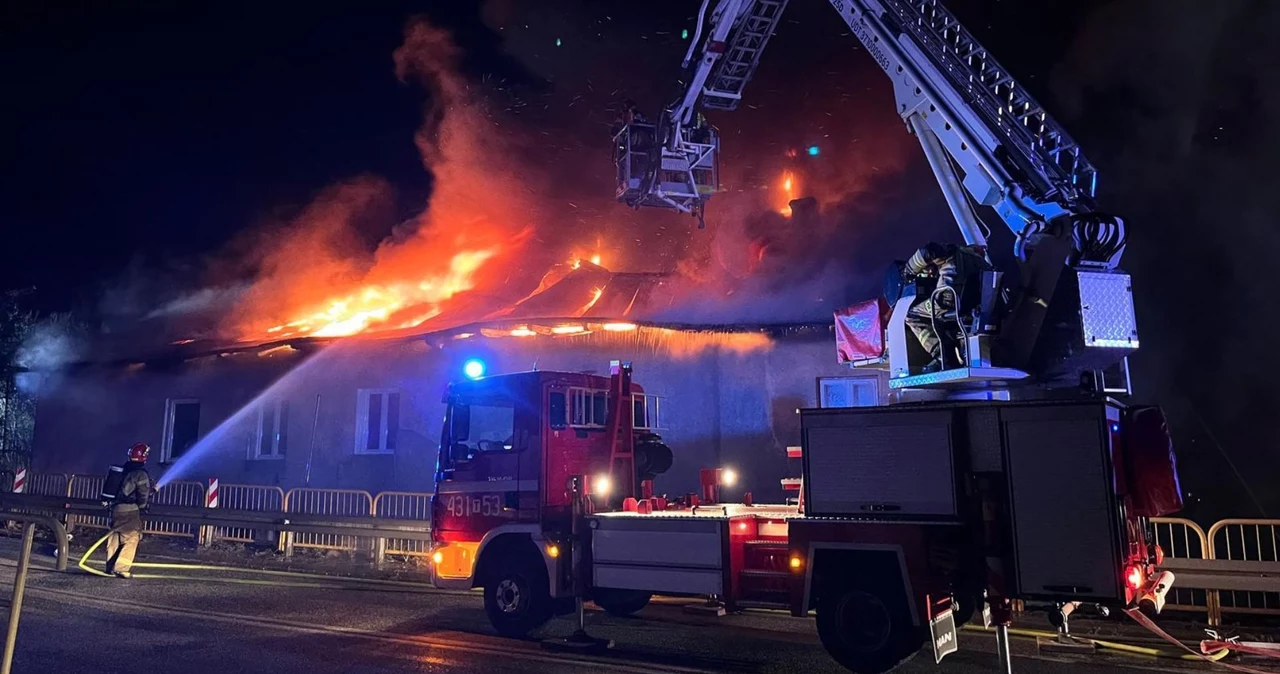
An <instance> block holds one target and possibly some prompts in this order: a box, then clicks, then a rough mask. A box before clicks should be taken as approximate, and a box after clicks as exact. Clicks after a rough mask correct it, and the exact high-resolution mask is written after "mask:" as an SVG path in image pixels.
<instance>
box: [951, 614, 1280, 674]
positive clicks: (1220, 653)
mask: <svg viewBox="0 0 1280 674" xmlns="http://www.w3.org/2000/svg"><path fill="white" fill-rule="evenodd" d="M1125 614H1127V615H1128V616H1129V617H1130V618H1132V619H1133V620H1134V622H1136V623H1138V624H1139V625H1141V626H1142V627H1144V628H1146V629H1147V630H1148V631H1150V632H1152V633H1153V634H1155V635H1156V636H1158V637H1160V638H1161V639H1164V640H1165V641H1168V642H1169V643H1171V644H1173V645H1175V646H1177V647H1178V648H1179V649H1180V650H1181V651H1185V652H1180V651H1172V650H1169V649H1163V648H1152V647H1150V646H1138V645H1136V644H1127V643H1123V642H1119V641H1109V640H1104V639H1088V638H1083V637H1074V636H1073V637H1071V638H1072V639H1073V640H1075V641H1076V642H1079V643H1082V644H1092V645H1094V646H1097V647H1098V648H1099V649H1102V650H1108V651H1114V652H1116V653H1121V654H1126V655H1138V656H1146V657H1159V658H1170V659H1176V660H1185V661H1192V662H1203V661H1207V662H1212V663H1216V664H1218V665H1221V666H1223V667H1226V668H1227V669H1230V670H1232V671H1236V672H1246V673H1248V674H1277V672H1276V671H1274V670H1266V669H1256V668H1252V667H1245V666H1243V665H1235V664H1231V663H1227V662H1221V660H1222V659H1223V658H1225V657H1227V655H1229V654H1230V653H1231V651H1238V652H1240V653H1248V654H1251V655H1261V656H1265V657H1272V658H1280V646H1275V645H1272V644H1248V643H1238V642H1234V641H1224V640H1221V639H1212V640H1205V641H1201V642H1200V649H1201V651H1203V652H1202V653H1197V652H1196V651H1195V650H1194V649H1192V648H1191V647H1190V646H1187V645H1186V644H1184V643H1182V642H1181V641H1179V640H1178V639H1177V638H1175V637H1174V636H1172V635H1170V634H1169V633H1168V632H1165V631H1164V630H1163V629H1161V628H1160V626H1158V625H1156V624H1155V623H1154V622H1153V621H1152V620H1151V619H1150V618H1148V617H1147V616H1145V615H1143V614H1142V613H1141V612H1139V611H1138V610H1136V609H1126V610H1125ZM965 629H970V630H975V631H982V632H987V631H990V630H987V629H984V628H982V627H976V626H970V625H965ZM1009 634H1011V635H1013V636H1020V637H1030V638H1036V637H1045V638H1056V637H1057V636H1059V635H1058V633H1057V632H1049V631H1046V630H1030V629H1019V628H1010V629H1009Z"/></svg>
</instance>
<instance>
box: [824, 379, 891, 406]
mask: <svg viewBox="0 0 1280 674" xmlns="http://www.w3.org/2000/svg"><path fill="white" fill-rule="evenodd" d="M879 403H880V379H879V378H878V377H829V378H822V379H819V380H818V404H819V405H820V406H822V407H874V406H875V405H878V404H879Z"/></svg>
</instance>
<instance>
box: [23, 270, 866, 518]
mask: <svg viewBox="0 0 1280 674" xmlns="http://www.w3.org/2000/svg"><path fill="white" fill-rule="evenodd" d="M667 285H668V284H667V282H666V279H665V277H663V276H661V275H655V274H614V273H611V272H608V271H607V270H604V269H603V268H601V267H598V266H596V265H593V264H590V263H588V262H583V263H580V264H579V265H577V268H573V265H567V266H566V269H563V270H560V271H557V272H554V273H553V274H549V275H548V276H547V277H546V278H545V279H544V280H543V282H542V283H541V284H540V285H539V287H538V288H537V289H535V290H534V291H533V292H530V293H528V295H527V296H525V297H524V298H522V299H520V300H519V301H517V302H514V303H512V304H510V305H505V304H497V305H495V303H494V301H492V300H490V301H485V299H484V297H483V296H480V297H475V296H468V295H466V294H460V295H459V296H458V298H457V299H458V301H457V302H455V303H453V304H452V305H451V306H450V308H449V310H448V311H447V312H444V313H441V314H439V315H437V316H435V317H433V318H432V319H431V320H429V321H425V322H423V323H422V324H421V325H420V326H418V327H415V328H412V329H400V330H388V331H382V332H374V333H371V334H366V335H360V336H356V337H347V338H334V337H325V336H321V335H316V336H289V337H287V338H282V339H270V338H269V336H266V337H264V338H263V339H260V340H254V341H240V342H230V343H225V344H216V343H211V342H198V341H196V342H186V343H182V344H170V345H167V346H166V347H164V348H160V349H158V350H156V351H154V352H151V353H148V354H139V353H136V350H137V349H136V345H135V347H134V348H133V350H134V351H135V352H134V353H129V351H130V349H128V348H125V349H124V350H123V351H120V350H117V351H112V350H111V349H110V348H108V345H105V344H104V345H103V346H102V348H101V349H100V352H99V355H98V356H97V357H96V358H91V359H87V360H86V361H85V362H81V363H79V364H76V365H74V366H71V367H68V368H65V369H63V370H62V371H60V372H59V373H57V374H55V375H50V376H49V378H48V380H47V381H46V384H45V386H44V387H43V390H42V394H41V398H40V401H39V405H38V407H37V431H36V438H35V448H34V451H33V455H32V462H33V469H34V470H36V471H40V472H58V473H89V474H96V473H99V472H101V471H102V469H103V468H104V467H105V466H106V465H108V464H111V463H118V462H119V461H121V460H122V455H123V448H125V447H128V446H129V445H130V444H132V443H134V442H138V441H142V442H147V443H149V444H151V445H152V446H153V447H154V448H155V456H156V457H157V458H158V461H157V463H158V464H159V465H158V469H159V470H160V471H161V472H162V474H163V478H162V479H164V480H166V481H167V480H171V479H196V480H203V479H206V478H209V477H218V478H219V479H220V480H222V482H223V483H247V484H267V485H279V486H282V487H285V488H289V487H297V486H304V485H310V486H313V487H326V488H339V487H340V488H350V489H364V490H368V491H371V492H378V491H387V490H404V491H430V490H431V489H432V487H433V482H432V476H433V473H434V467H435V462H436V450H437V446H438V441H439V434H440V431H441V421H440V420H441V419H442V418H443V414H444V405H443V402H442V399H443V395H444V392H445V388H446V386H447V384H448V382H449V381H451V380H457V379H460V378H462V377H464V376H467V375H468V374H470V375H472V376H474V375H476V374H477V372H475V369H477V368H478V367H483V368H484V369H485V371H486V373H488V374H496V373H501V372H515V371H522V370H531V369H542V370H562V371H572V372H581V371H594V372H597V373H602V374H603V373H606V372H607V368H608V364H609V361H610V360H613V359H621V360H628V361H631V362H633V363H634V365H635V368H636V378H637V381H639V382H641V383H642V384H643V385H644V387H645V390H646V391H647V392H648V393H650V394H652V395H656V396H657V397H658V401H659V402H658V403H657V406H658V408H657V409H656V410H655V413H656V415H657V416H658V420H657V426H658V427H659V429H660V431H659V432H660V433H661V434H662V435H663V437H664V438H665V439H666V441H667V442H668V443H669V444H670V445H671V446H672V448H673V450H674V451H675V455H676V459H675V461H676V464H677V466H676V468H677V469H676V470H672V471H671V472H670V473H669V475H670V477H665V478H664V479H666V480H667V483H665V484H659V485H658V486H659V488H660V489H661V490H665V491H668V492H670V493H684V492H687V491H692V490H695V489H696V488H697V485H696V484H692V483H690V484H683V483H679V481H680V480H681V479H688V478H689V477H690V476H695V477H696V475H697V471H696V470H693V469H695V468H700V467H712V466H732V467H734V468H735V469H737V470H738V472H739V474H740V475H742V480H743V486H742V488H743V489H744V490H746V491H751V492H753V493H754V494H755V495H756V496H757V498H761V497H768V498H780V497H781V488H780V485H779V480H780V479H781V478H783V477H787V476H789V475H791V474H793V473H795V472H796V470H797V469H798V467H795V466H788V464H787V461H788V459H787V458H786V447H787V446H788V445H796V444H798V443H799V439H800V438H799V421H798V416H797V415H796V410H797V409H798V408H802V407H813V406H818V405H845V404H867V403H871V402H874V401H875V400H877V399H878V398H879V397H880V396H881V394H882V390H881V389H882V387H883V386H884V382H882V381H880V380H879V379H877V378H876V376H875V375H874V374H872V375H871V376H870V378H868V376H867V375H865V374H861V373H857V374H855V373H853V372H851V371H849V370H848V369H846V368H843V367H841V366H839V365H838V364H837V362H836V357H835V344H834V337H833V332H832V328H831V325H830V324H829V323H827V322H822V323H798V324H787V325H731V326H713V325H690V324H676V323H663V322H652V321H642V320H639V319H637V318H635V317H636V316H641V315H645V314H647V313H649V310H650V309H651V308H652V305H653V304H655V303H659V304H660V303H661V302H662V301H663V297H664V296H665V295H666V293H667V292H668V289H667V287H666V286H667ZM464 300H465V301H464ZM277 332H282V331H277ZM270 334H272V335H274V334H276V333H270ZM468 363H471V366H470V369H471V371H470V372H467V370H468V368H467V367H466V365H467V364H468ZM477 364H483V365H482V366H480V365H477Z"/></svg>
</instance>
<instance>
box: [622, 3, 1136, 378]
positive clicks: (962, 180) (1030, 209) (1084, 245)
mask: <svg viewBox="0 0 1280 674" xmlns="http://www.w3.org/2000/svg"><path fill="white" fill-rule="evenodd" d="M787 2H788V0H716V2H715V3H714V4H715V6H714V7H713V8H711V10H710V13H709V14H708V11H707V10H708V7H709V6H710V5H711V4H712V0H704V2H703V4H702V9H701V11H700V13H699V15H698V23H697V26H696V29H695V32H694V36H693V41H692V44H691V45H690V48H689V51H688V53H687V54H686V58H685V66H686V68H689V69H690V73H689V76H688V78H687V80H686V84H685V86H684V89H683V93H682V95H681V97H680V98H679V99H678V100H676V101H675V102H674V103H673V104H672V105H671V106H670V107H668V108H667V109H666V110H664V111H663V113H662V115H661V116H660V118H659V119H658V120H657V123H656V125H650V124H648V123H647V122H644V123H643V124H639V125H636V124H628V125H624V126H623V127H622V128H621V130H620V131H619V132H618V133H617V134H616V135H615V141H616V142H615V162H616V164H617V168H618V190H617V197H618V199H619V200H620V201H623V202H625V203H627V204H628V205H631V206H634V207H637V208H638V207H641V206H663V207H667V208H674V209H676V210H679V211H682V212H686V213H692V214H694V215H696V216H698V217H699V221H700V222H701V218H702V214H703V209H704V207H705V205H706V203H707V202H708V201H709V200H710V198H711V197H712V195H713V194H714V193H715V191H716V190H717V189H718V187H719V185H718V161H717V155H718V152H719V138H718V136H717V135H716V133H715V130H714V129H713V128H711V127H710V126H709V125H708V124H707V123H706V121H705V120H703V119H702V118H701V114H700V113H699V109H700V108H707V109H718V110H732V109H734V108H736V107H737V105H738V103H739V102H740V101H741V99H742V94H743V90H744V89H745V87H746V85H747V82H748V81H750V79H751V76H752V75H753V73H754V72H755V69H756V67H757V66H758V64H759V62H760V57H761V55H762V54H763V51H764V48H765V46H766V45H767V43H768V40H769V38H770V36H771V35H772V34H773V32H774V30H775V29H776V27H777V25H778V22H779V20H780V18H781V16H782V13H783V11H784V10H785V8H786V5H787ZM829 3H830V4H831V6H832V8H834V9H835V10H836V12H837V13H838V14H839V15H840V18H841V20H843V21H844V23H845V24H846V25H847V26H848V27H849V29H850V30H851V31H852V32H853V34H854V35H855V36H857V38H858V40H859V41H860V42H861V43H862V45H863V46H864V47H865V48H866V50H867V52H868V53H869V54H871V56H872V57H873V58H874V59H875V61H876V63H877V64H878V65H879V66H880V68H881V69H882V70H883V71H884V72H885V74H887V75H888V76H889V78H890V80H891V81H892V82H893V93H894V100H895V103H896V107H897V112H898V114H899V116H900V117H901V118H902V119H903V121H904V122H905V124H906V126H907V128H908V129H909V130H910V131H911V132H912V133H913V134H914V135H915V136H916V138H917V139H918V140H919V142H920V144H921V148H922V149H923V151H924V155H925V158H926V159H927V160H928V163H929V166H930V168H931V169H932V171H933V173H934V176H935V178H936V179H937V181H938V184H939V186H940V187H941V189H942V193H943V195H944V197H945V199H946V202H947V205H948V207H949V209H950V211H951V213H952V215H953V216H954V218H955V220H956V223H957V225H958V226H959V229H960V233H961V236H962V237H963V239H964V241H965V243H966V244H968V245H970V246H974V247H977V248H978V249H979V250H983V251H985V250H986V247H987V232H988V230H986V228H985V227H984V226H983V225H982V222H981V220H980V218H979V215H978V212H977V211H976V206H987V207H990V208H991V209H993V210H994V212H995V213H996V214H997V216H998V217H999V218H1000V219H1001V221H1003V222H1004V224H1005V226H1006V227H1008V229H1009V230H1010V231H1011V232H1012V233H1013V235H1014V239H1015V243H1014V253H1015V255H1016V257H1017V259H1018V260H1019V261H1020V262H1021V263H1022V265H1021V269H1020V272H1021V277H1022V278H1021V290H1022V291H1024V292H1023V293H1022V294H1023V295H1024V296H1025V299H1026V303H1027V304H1028V306H1027V307H1026V308H1024V309H1023V310H1021V311H1020V312H1019V313H1020V314H1021V315H1020V316H1015V317H1014V318H1015V319H1017V320H1014V321H1011V322H1010V323H1009V325H1006V326H1005V329H1004V330H1003V331H1004V332H1006V333H1011V334H1012V335H1013V338H1012V339H1011V340H1009V342H1010V353H1011V358H1010V359H1009V360H1010V361H1011V362H1014V363H1016V364H1017V365H1018V366H1026V365H1027V364H1028V363H1029V361H1030V360H1031V359H1032V355H1033V354H1032V351H1033V350H1034V349H1035V348H1036V346H1035V343H1036V341H1037V339H1038V337H1039V333H1040V331H1041V324H1042V323H1043V322H1044V321H1045V320H1046V317H1045V312H1044V311H1043V310H1044V309H1045V308H1046V306H1047V302H1048V300H1049V299H1050V298H1051V297H1052V295H1053V294H1054V292H1055V289H1056V286H1057V283H1058V280H1059V276H1060V273H1059V272H1060V271H1061V268H1062V267H1063V265H1064V264H1069V265H1072V266H1073V267H1074V268H1088V269H1092V270H1096V271H1099V272H1114V271H1115V268H1116V266H1117V265H1118V264H1119V261H1120V258H1121V256H1122V254H1123V252H1124V248H1125V232H1124V224H1123V222H1122V221H1121V220H1120V219H1119V218H1116V217H1113V216H1110V215H1107V214H1105V213H1103V212H1101V211H1100V210H1098V208H1097V205H1096V203H1095V202H1094V193H1095V191H1096V188H1097V172H1096V170H1095V169H1094V167H1093V165H1092V164H1091V163H1090V162H1089V160H1088V159H1087V158H1086V157H1085V156H1084V154H1083V152H1082V151H1081V149H1080V146H1079V145H1078V144H1077V143H1076V142H1075V141H1074V140H1073V139H1072V138H1071V136H1070V135H1069V134H1067V132H1066V131H1065V130H1064V129H1063V128H1062V126H1061V125H1059V124H1058V122H1057V121H1056V120H1054V119H1053V118H1052V117H1051V116H1050V115H1049V114H1048V112H1046V111H1045V110H1044V108H1043V107H1042V106H1041V105H1040V104H1039V103H1038V102H1036V100H1035V99H1034V98H1033V97H1032V96H1031V95H1030V94H1029V93H1028V92H1027V91H1026V90H1025V88H1024V87H1023V86H1022V85H1021V84H1019V83H1018V82H1017V80H1015V79H1014V78H1013V76H1012V75H1011V74H1010V73H1009V71H1008V70H1007V69H1005V68H1004V67H1003V66H1001V65H1000V64H999V63H998V62H997V61H996V60H995V58H994V57H992V56H991V55H990V53H989V52H988V51H987V50H986V49H985V48H984V47H983V46H982V45H981V44H979V43H978V41H977V40H975V39H974V38H973V36H972V35H971V34H970V33H969V32H968V31H967V30H966V29H965V28H964V27H963V26H962V25H960V23H959V21H957V20H956V18H955V16H953V15H952V14H951V13H950V12H949V11H948V10H947V9H946V8H945V7H943V6H942V4H941V3H940V2H939V1H938V0H829ZM646 134H647V135H646ZM637 138H638V139H639V142H638V143H637V142H636V140H637ZM637 145H638V146H639V147H637ZM1037 250H1038V251H1042V252H1041V253H1040V254H1039V255H1034V253H1033V251H1037ZM1033 256H1034V257H1035V258H1038V259H1036V260H1033V259H1032V258H1033ZM1119 276H1123V280H1122V281H1120V280H1119V279H1118V277H1117V278H1113V279H1111V282H1112V283H1113V284H1115V283H1121V284H1123V285H1124V288H1125V291H1126V292H1127V290H1128V277H1127V276H1125V275H1123V274H1119ZM995 282H996V283H998V282H999V281H995ZM1037 307H1038V308H1037ZM1130 308H1131V307H1130ZM1112 327H1113V331H1114V330H1122V329H1123V327H1116V326H1112ZM1130 327H1131V326H1130ZM1128 332H1132V330H1131V329H1129V330H1128ZM1019 333H1021V334H1019ZM1094 337H1096V335H1095V336H1094ZM1124 337H1125V339H1127V341H1125V340H1124V339H1122V340H1121V341H1125V344H1123V345H1122V346H1123V348H1130V347H1132V348H1136V345H1137V342H1136V333H1135V334H1133V335H1125V336H1124ZM1130 337H1131V339H1129V338H1130ZM1108 339H1110V340H1111V341H1115V340H1116V339H1120V338H1119V337H1117V336H1116V335H1114V334H1113V335H1111V337H1109V338H1108ZM1095 341H1096V340H1095ZM890 346H891V348H892V344H891V345H890ZM1113 346H1114V345H1113ZM1113 355H1114V354H1113ZM1120 358H1123V356H1122V355H1121V356H1120ZM969 360H975V359H969ZM891 369H892V370H893V374H894V376H895V377H897V376H905V375H906V374H907V371H906V370H905V369H903V368H902V367H893V368H891Z"/></svg>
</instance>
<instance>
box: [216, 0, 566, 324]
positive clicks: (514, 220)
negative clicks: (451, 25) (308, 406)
mask: <svg viewBox="0 0 1280 674" xmlns="http://www.w3.org/2000/svg"><path fill="white" fill-rule="evenodd" d="M457 56H458V55H457V51H456V49H455V47H454V45H453V43H452V42H451V40H450V39H449V36H448V35H447V34H446V33H444V32H442V31H440V30H438V29H436V28H434V27H432V26H430V25H428V24H426V23H423V22H420V21H419V22H413V23H411V24H410V25H409V26H408V28H407V29H406V32H405V42H404V44H403V45H402V46H401V47H400V48H399V49H398V50H396V53H395V64H396V73H397V75H398V76H399V77H400V78H401V79H402V80H413V81H415V82H421V83H423V84H424V85H426V87H427V89H428V91H429V94H430V105H429V107H428V110H427V114H426V119H425V121H424V124H423V126H422V128H421V129H419V132H418V134H417V136H416V138H415V142H416V144H417V146H418V150H419V152H420V154H421V156H422V160H423V164H424V165H425V166H426V168H427V169H428V170H429V171H430V172H431V174H432V177H433V179H434V180H433V188H432V193H431V198H430V203H429V205H428V207H427V208H426V209H425V210H424V211H422V212H421V213H419V214H418V215H416V216H414V217H413V218H411V219H410V220H409V221H408V222H405V223H402V224H401V225H399V226H396V227H394V228H393V233H392V234H391V236H389V237H387V238H386V239H385V240H384V241H383V242H382V243H381V244H380V245H379V246H378V248H377V250H376V251H375V252H374V253H373V255H372V256H370V255H369V253H368V252H367V248H365V249H364V250H362V245H361V242H360V240H359V236H358V235H357V234H356V233H357V232H362V231H370V230H371V229H372V230H374V231H376V230H377V229H383V230H385V229H388V228H390V227H389V225H391V224H393V223H394V220H392V218H394V217H395V213H394V211H395V208H394V204H395V202H396V200H395V196H396V195H395V193H394V190H393V189H392V188H391V186H390V185H389V184H388V183H387V182H386V181H383V180H380V179H374V178H358V179H355V180H351V181H348V182H347V183H344V184H341V185H338V186H335V187H332V188H330V189H328V190H326V191H325V192H323V193H322V194H321V195H320V196H319V197H318V198H317V199H316V200H315V201H313V203H312V204H310V205H309V206H308V207H307V208H306V209H304V210H303V211H302V212H301V213H300V214H299V215H298V216H297V217H296V218H294V219H293V221H291V222H289V223H288V224H287V225H286V226H285V227H282V228H280V229H281V230H282V231H279V232H275V233H273V235H272V236H271V237H265V236H263V237H260V238H261V239H262V240H260V241H255V242H253V245H252V248H253V249H254V250H269V251H271V252H269V253H265V254H263V253H258V255H260V260H259V264H258V277H257V280H256V281H255V283H254V284H253V286H252V287H251V288H250V289H249V291H248V293H247V294H246V297H245V300H244V301H243V302H242V305H241V307H240V312H239V313H240V315H241V316H247V318H243V319H241V320H240V321H239V325H238V327H237V328H236V332H237V333H238V334H239V335H240V336H241V338H242V339H245V340H261V339H283V338H288V337H294V336H316V337H338V336H345V335H353V334H356V333H360V332H365V331H371V330H389V329H397V328H411V327H416V326H418V325H421V324H422V323H424V322H426V321H429V320H431V319H432V318H434V317H436V316H438V315H439V314H440V313H441V312H442V311H443V305H444V304H445V303H446V302H448V301H449V300H450V299H451V298H453V297H454V296H455V295H458V294H459V293H464V292H466V291H469V290H473V289H476V288H480V287H484V289H485V290H486V292H498V293H499V294H500V291H501V287H502V286H503V285H504V284H506V285H511V284H513V283H514V280H513V279H514V277H517V276H520V277H521V278H524V277H528V276H529V275H530V274H531V273H538V272H536V271H534V272H530V271H529V270H530V269H536V267H537V266H538V265H539V261H538V260H536V259H530V258H531V257H536V255H535V254H536V253H541V251H526V250H523V248H524V246H523V244H524V243H525V242H526V241H527V240H528V239H529V238H530V234H531V232H532V222H533V221H534V220H535V219H536V218H537V217H538V213H537V204H536V203H534V201H533V199H532V198H531V197H530V196H529V195H530V194H532V193H534V190H533V189H532V188H533V187H534V186H531V185H530V184H529V181H530V177H529V176H527V175H524V174H515V173H514V169H512V168H511V167H510V166H509V164H510V162H504V161H503V158H504V157H507V158H509V157H510V156H511V155H512V153H513V152H515V150H514V149H512V148H511V147H508V144H507V140H506V139H505V137H504V136H502V135H501V134H498V133H495V132H494V120H493V119H492V117H491V116H490V115H489V113H488V110H487V107H486V105H485V104H484V102H483V101H482V100H480V99H479V98H478V97H477V94H476V93H475V92H473V91H472V90H471V89H469V88H468V85H467V83H466V82H465V81H464V80H463V79H462V77H461V76H460V75H459V74H458V72H457V70H456V62H457ZM561 255H563V254H562V253H561ZM521 265H524V266H523V267H522V266H521ZM543 269H544V270H545V266H544V267H543Z"/></svg>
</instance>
